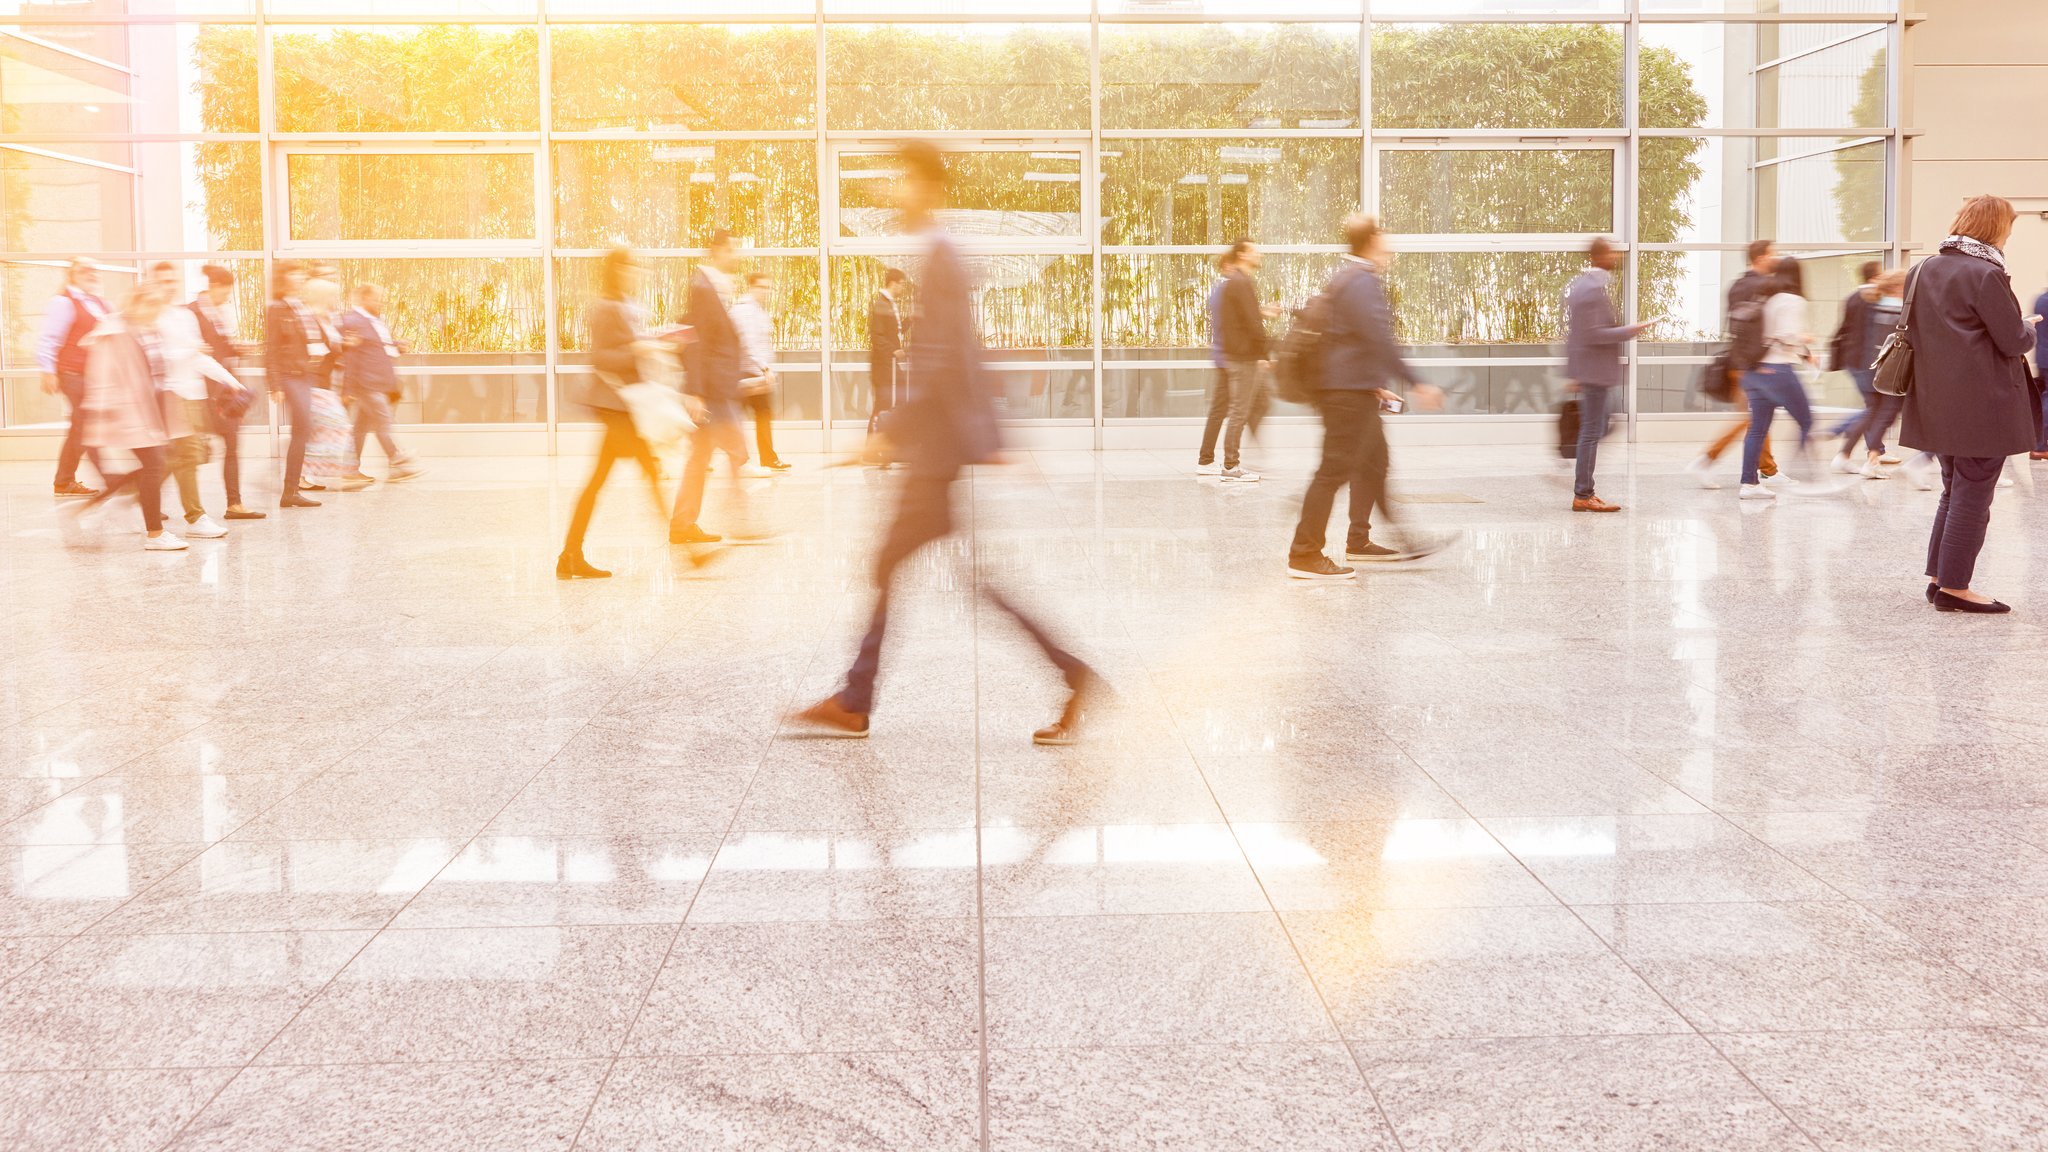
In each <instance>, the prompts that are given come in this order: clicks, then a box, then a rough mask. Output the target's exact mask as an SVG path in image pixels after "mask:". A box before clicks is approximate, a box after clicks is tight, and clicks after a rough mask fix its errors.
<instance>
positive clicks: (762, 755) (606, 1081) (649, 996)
mask: <svg viewBox="0 0 2048 1152" xmlns="http://www.w3.org/2000/svg"><path fill="white" fill-rule="evenodd" d="M706 610H707V609H706V608H705V607H704V606H703V604H702V603H701V602H700V603H699V605H698V608H697V612H696V613H693V614H692V616H691V618H692V619H694V618H695V617H696V615H697V614H700V613H702V612H704V611H706ZM679 642H680V641H679V638H677V637H675V636H673V635H671V637H670V638H669V639H668V640H667V641H666V642H664V643H663V644H662V646H661V649H657V650H656V652H657V654H658V653H659V652H660V651H661V650H663V649H666V648H667V647H668V645H669V644H675V643H679ZM819 655H820V649H819V648H818V647H817V646H815V645H814V646H813V647H812V653H811V658H810V660H809V661H806V663H805V665H804V675H803V676H799V677H798V678H797V679H796V680H795V681H794V682H793V684H792V686H791V688H790V690H789V691H788V692H787V693H785V695H784V697H783V706H782V711H781V714H782V715H784V716H786V715H788V714H789V711H790V705H791V703H792V701H793V700H794V698H795V695H796V693H797V692H798V691H801V690H802V689H801V686H802V684H803V681H804V679H805V678H806V677H808V675H809V673H810V669H811V666H812V665H813V664H815V663H816V662H817V660H818V657H819ZM651 658H652V657H650V659H651ZM624 691H625V688H624V687H623V686H622V687H621V688H620V693H621V694H623V693H624ZM614 699H616V696H615V697H614ZM590 726H591V725H590V724H585V725H584V727H585V728H586V729H587V728H589V727H590ZM780 731H781V726H780V725H779V724H778V726H777V728H776V729H775V731H773V732H770V733H769V735H768V737H767V739H766V741H764V742H763V744H762V746H761V749H760V752H759V753H758V754H757V755H756V756H755V758H754V767H753V771H752V772H751V773H749V774H748V776H747V783H746V787H744V788H742V789H741V790H740V797H739V800H738V802H737V803H735V804H734V806H733V812H732V816H731V817H730V818H729V819H728V820H727V821H726V825H725V831H724V832H722V833H720V835H719V838H718V843H717V844H715V845H713V846H712V849H711V858H710V860H709V862H707V863H706V864H705V866H704V874H703V875H702V876H699V877H698V878H697V883H696V886H695V888H694V890H693V891H692V892H691V893H690V899H689V901H688V902H687V903H686V904H685V905H684V906H683V915H682V918H681V919H680V920H678V921H677V923H676V926H675V930H674V931H673V932H671V933H670V934H669V938H668V944H667V945H666V946H665V947H664V948H663V949H662V953H661V959H660V960H659V961H657V962H656V963H655V965H654V970H653V971H652V972H650V973H649V974H648V977H647V986H646V987H645V988H644V989H642V990H641V993H640V1001H639V1003H638V1004H636V1005H634V1007H633V1015H632V1018H631V1019H629V1020H627V1021H626V1026H625V1027H624V1028H623V1029H621V1030H620V1032H619V1043H618V1047H616V1048H614V1049H613V1050H612V1054H611V1057H610V1059H609V1060H608V1061H607V1062H606V1064H605V1069H604V1072H603V1074H602V1075H600V1076H599V1077H598V1081H597V1090H596V1091H595V1092H593V1093H591V1096H590V1104H589V1105H588V1106H587V1107H586V1108H585V1109H584V1110H583V1116H582V1118H581V1119H580V1120H578V1121H577V1123H576V1131H575V1133H574V1134H572V1135H571V1136H570V1138H569V1149H570V1152H575V1150H576V1149H577V1148H578V1147H581V1146H582V1143H583V1133H584V1132H585V1130H587V1129H588V1128H589V1127H590V1118H591V1117H592V1116H595V1115H596V1114H597V1105H598V1102H599V1101H600V1100H602V1099H604V1093H605V1089H606V1088H608V1087H610V1085H611V1080H612V1073H613V1072H614V1071H616V1070H617V1069H618V1066H619V1061H620V1059H621V1058H622V1057H623V1056H624V1054H625V1051H626V1048H627V1046H628V1045H630V1044H631V1043H632V1042H633V1033H634V1031H635V1030H636V1029H638V1028H639V1027H640V1019H641V1017H642V1016H644V1015H646V1012H647V1005H648V1003H649V1002H650V1001H651V1000H653V999H654V990H655V989H656V988H658V987H660V985H661V975H662V973H663V972H664V971H666V970H667V969H668V963H669V958H670V957H671V956H673V955H674V954H675V949H676V943H677V941H679V940H681V939H682V937H683V930H684V929H685V928H687V927H688V926H689V922H690V913H692V912H694V911H695V910H696V908H697V898H698V897H700V896H702V895H703V894H704V886H705V885H706V884H708V883H710V880H711V872H712V867H713V866H714V865H715V864H716V863H717V862H718V857H719V855H720V854H721V853H723V852H724V851H725V845H726V842H727V841H729V840H730V839H732V832H733V828H734V826H735V825H737V824H738V822H739V818H740V813H742V812H744V811H746V807H747V798H748V797H749V796H751V795H752V794H753V791H754V785H755V784H756V783H757V782H759V780H760V779H761V773H762V771H763V766H764V765H765V763H766V761H767V758H768V752H769V750H770V749H771V748H773V747H774V746H775V738H776V735H777V734H779V733H780ZM571 739H572V740H573V739H574V738H573V737H572V738H571ZM567 747H568V743H567V742H564V744H563V745H562V748H567ZM555 755H556V756H557V757H559V756H560V755H561V749H556V752H555ZM552 762H553V760H552V758H551V759H550V763H552ZM546 770H547V769H546V767H545V766H543V767H542V769H541V771H542V772H545V771H546ZM682 770H685V771H686V770H687V769H682ZM539 778H540V774H539V773H535V775H534V779H535V780H537V779H539ZM532 783H533V780H528V781H527V783H526V785H522V786H521V791H524V790H525V788H526V787H528V786H531V784H532ZM510 803H511V801H510V800H507V801H506V804H507V805H508V806H509V805H510ZM503 814H504V809H500V810H499V813H498V815H503ZM496 818H497V817H496V816H493V817H492V819H493V820H495V819H496ZM485 827H489V824H488V822H487V823H486V824H485Z"/></svg>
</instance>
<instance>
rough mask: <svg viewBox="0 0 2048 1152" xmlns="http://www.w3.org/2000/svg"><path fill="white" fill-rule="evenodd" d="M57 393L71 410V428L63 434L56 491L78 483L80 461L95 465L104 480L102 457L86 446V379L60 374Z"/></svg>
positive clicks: (58, 375)
mask: <svg viewBox="0 0 2048 1152" xmlns="http://www.w3.org/2000/svg"><path fill="white" fill-rule="evenodd" d="M57 391H59V392H62V393H63V394H64V403H66V404H67V405H69V406H70V407H71V426H70V427H69V428H66V429H65V430H64V447H62V448H60V449H58V451H57V487H59V488H62V487H64V486H65V485H67V484H76V483H78V461H79V460H80V458H84V459H87V460H91V461H92V466H93V469H94V470H95V471H98V472H99V473H100V477H101V479H102V480H104V479H105V477H106V472H105V470H103V469H101V468H100V454H99V450H98V449H96V448H87V447H86V446H85V414H84V409H85V377H84V375H82V374H80V373H77V372H60V373H58V374H57Z"/></svg>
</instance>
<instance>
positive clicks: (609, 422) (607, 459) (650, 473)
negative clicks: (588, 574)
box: [562, 408, 668, 557]
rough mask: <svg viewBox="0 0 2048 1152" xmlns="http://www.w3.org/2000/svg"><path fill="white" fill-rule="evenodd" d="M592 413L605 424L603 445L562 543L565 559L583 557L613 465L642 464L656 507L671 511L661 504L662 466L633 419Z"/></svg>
mask: <svg viewBox="0 0 2048 1152" xmlns="http://www.w3.org/2000/svg"><path fill="white" fill-rule="evenodd" d="M592 411H593V412H595V413H596V415H597V418H598V419H599V420H601V421H603V422H604V442H603V443H602V444H599V445H598V448H597V467H595V468H592V469H591V470H590V480H589V482H588V483H586V484H584V485H583V494H582V495H581V496H578V497H577V498H576V511H575V512H574V513H573V514H571V515H570V517H569V537H568V539H566V540H564V541H562V555H564V556H571V557H580V556H582V555H583V537H584V534H585V533H587V532H589V531H590V517H591V515H592V514H593V513H595V512H596V511H597V494H598V493H599V492H600V491H602V490H603V489H604V482H605V480H606V479H607V478H608V477H610V476H611V474H612V465H613V464H615V463H617V462H618V461H620V460H627V459H631V460H637V461H639V463H640V470H641V471H642V472H645V473H647V487H648V489H649V490H650V491H652V492H653V493H654V506H655V507H656V508H657V509H660V510H661V513H662V514H663V515H664V516H666V515H667V514H668V509H666V508H663V507H662V503H661V465H659V464H657V463H655V461H654V452H653V450H652V449H650V448H648V447H647V441H645V440H642V439H641V438H640V433H638V432H636V431H634V430H633V418H632V417H631V416H628V415H627V414H625V413H624V412H614V411H612V410H610V409H608V408H596V409H592Z"/></svg>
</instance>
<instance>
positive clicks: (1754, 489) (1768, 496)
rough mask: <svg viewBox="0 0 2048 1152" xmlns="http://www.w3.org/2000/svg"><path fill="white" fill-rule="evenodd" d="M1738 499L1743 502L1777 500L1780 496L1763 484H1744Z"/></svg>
mask: <svg viewBox="0 0 2048 1152" xmlns="http://www.w3.org/2000/svg"><path fill="white" fill-rule="evenodd" d="M1737 498H1738V499H1742V500H1776V499H1777V498H1778V494H1777V493H1776V492H1773V491H1771V490H1770V489H1769V488H1766V487H1764V486H1763V485H1761V484H1744V485H1743V486H1742V491H1741V492H1739V493H1737Z"/></svg>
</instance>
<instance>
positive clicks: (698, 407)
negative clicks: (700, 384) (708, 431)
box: [683, 394, 710, 424]
mask: <svg viewBox="0 0 2048 1152" xmlns="http://www.w3.org/2000/svg"><path fill="white" fill-rule="evenodd" d="M683 411H685V412H688V413H689V414H690V423H692V424H702V423H703V422H704V417H705V415H706V414H707V413H708V412H709V411H710V409H708V408H706V407H705V406H704V398H703V397H702V396H691V395H687V394H685V395H684V396H683Z"/></svg>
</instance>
